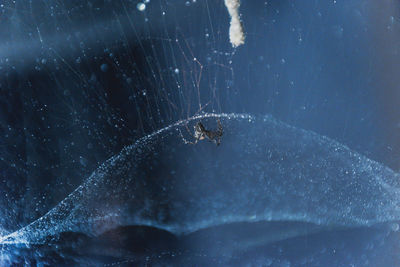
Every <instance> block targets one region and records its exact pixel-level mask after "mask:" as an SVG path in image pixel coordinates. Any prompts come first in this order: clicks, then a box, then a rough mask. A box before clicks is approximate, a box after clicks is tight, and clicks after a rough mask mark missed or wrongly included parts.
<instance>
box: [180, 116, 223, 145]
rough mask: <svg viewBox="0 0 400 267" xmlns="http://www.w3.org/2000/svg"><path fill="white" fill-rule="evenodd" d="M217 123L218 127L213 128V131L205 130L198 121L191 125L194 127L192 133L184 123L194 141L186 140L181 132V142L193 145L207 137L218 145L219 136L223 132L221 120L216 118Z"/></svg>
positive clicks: (219, 141)
mask: <svg viewBox="0 0 400 267" xmlns="http://www.w3.org/2000/svg"><path fill="white" fill-rule="evenodd" d="M217 123H218V129H217V130H215V131H211V130H206V128H205V127H204V125H203V124H202V123H201V122H200V121H199V122H198V123H196V125H195V126H194V127H193V128H194V134H192V133H191V132H190V130H189V128H188V127H187V125H186V129H187V131H188V132H189V134H190V135H191V136H192V137H193V138H194V141H193V142H190V141H188V140H186V139H185V138H184V137H183V135H182V132H181V137H182V139H183V142H184V143H185V144H190V145H195V144H197V142H199V141H201V140H204V139H206V138H207V139H208V140H209V141H211V142H214V143H215V144H216V145H217V146H219V144H220V143H221V136H222V134H223V131H222V124H221V121H220V120H217Z"/></svg>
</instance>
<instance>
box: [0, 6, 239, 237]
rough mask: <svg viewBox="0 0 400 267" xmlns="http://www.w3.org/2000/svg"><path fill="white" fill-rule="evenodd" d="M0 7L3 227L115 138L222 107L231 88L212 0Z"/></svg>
mask: <svg viewBox="0 0 400 267" xmlns="http://www.w3.org/2000/svg"><path fill="white" fill-rule="evenodd" d="M0 9H1V11H2V14H3V17H4V19H3V20H2V22H1V23H2V24H1V25H0V26H2V27H3V28H5V29H6V28H7V29H8V30H5V31H2V33H1V34H0V35H1V38H2V40H3V42H2V43H1V49H0V60H1V68H2V69H3V70H4V71H5V72H6V73H7V78H6V79H4V80H3V81H2V85H3V87H5V88H8V90H10V96H9V97H7V100H8V103H4V106H9V108H8V109H9V110H10V112H9V113H5V116H8V118H9V119H8V121H9V122H8V123H5V121H2V123H3V125H2V129H4V131H5V134H6V138H5V139H3V144H2V146H1V151H0V154H1V158H0V164H2V169H4V170H5V172H4V174H3V175H4V177H13V178H6V179H1V180H2V189H3V191H5V192H7V196H9V195H11V196H12V197H11V198H9V197H5V198H4V199H1V200H0V201H1V204H2V205H3V206H4V207H8V208H5V209H4V210H7V213H8V214H3V216H0V217H1V218H2V219H1V225H3V227H4V228H5V229H10V230H11V229H14V228H15V227H16V225H19V226H22V225H24V224H26V223H28V222H30V221H32V220H34V219H35V218H38V217H40V216H41V215H43V214H44V213H45V212H46V211H47V210H49V208H50V207H52V206H54V205H56V204H57V203H58V202H59V201H61V200H62V199H63V197H65V196H66V195H67V194H68V192H71V191H72V190H74V188H76V187H77V186H78V185H79V184H80V183H81V182H82V181H83V180H84V179H85V177H87V176H88V175H90V173H91V172H92V171H93V170H94V169H95V168H96V167H97V166H98V165H99V164H100V163H102V162H103V161H104V160H106V159H107V158H109V157H111V156H112V155H114V154H116V153H118V152H119V151H120V150H121V149H122V148H123V147H124V146H126V145H129V144H131V143H133V142H134V141H135V140H137V139H138V138H140V137H143V136H144V135H146V134H148V133H150V132H153V131H155V130H157V129H160V128H162V127H165V126H167V125H169V124H170V123H172V122H175V121H177V120H180V119H185V118H189V117H191V116H193V115H196V114H199V113H202V112H221V111H228V110H229V108H230V107H229V105H230V104H231V103H230V100H231V98H232V97H233V96H234V95H235V94H236V91H235V90H234V89H233V88H232V85H233V82H232V81H233V79H234V71H233V67H232V66H231V63H232V60H233V58H234V52H235V49H232V45H231V43H230V42H229V21H230V17H229V13H228V11H227V9H226V7H225V5H224V2H223V1H209V0H207V1H180V2H176V3H171V2H170V1H164V0H160V1H155V0H153V1H144V2H138V1H91V2H87V3H79V4H77V3H75V2H73V1H67V2H65V1H58V0H53V1H24V2H18V3H14V2H7V3H4V4H2V6H1V8H0ZM221 18H222V19H221ZM193 21H196V23H193ZM11 90H14V91H13V93H11ZM26 114H29V116H27V115H26ZM21 151H22V152H21ZM11 180H13V181H15V182H13V183H11V182H10V181H11ZM31 200H33V201H31ZM19 214H24V215H23V216H20V215H19ZM17 217H20V219H18V223H16V222H15V220H16V218H17Z"/></svg>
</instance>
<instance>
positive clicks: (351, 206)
mask: <svg viewBox="0 0 400 267" xmlns="http://www.w3.org/2000/svg"><path fill="white" fill-rule="evenodd" d="M216 118H220V119H221V121H222V124H223V125H224V137H223V140H222V144H221V145H220V146H219V147H217V146H215V145H214V144H212V143H206V142H204V143H199V144H197V145H196V146H191V145H186V144H184V143H183V141H182V139H181V138H180V135H179V134H178V131H177V129H179V128H183V125H185V124H193V123H194V122H195V121H197V120H199V119H202V120H203V121H204V122H206V123H207V124H209V125H211V124H212V123H213V121H214V120H215V119H216ZM260 133H261V134H260ZM182 159H185V160H182ZM229 170H233V171H229ZM398 181H399V175H398V174H397V173H394V172H393V171H392V170H390V169H389V168H387V167H385V166H382V165H380V164H379V163H376V162H374V161H371V160H369V159H368V158H366V157H364V156H362V155H360V154H358V153H355V152H353V151H351V150H350V149H349V148H347V147H345V146H343V145H341V144H339V143H337V142H335V141H333V140H331V139H329V138H326V137H323V136H319V135H317V134H315V133H313V132H310V131H305V130H301V129H297V128H295V127H292V126H289V125H287V124H284V123H282V122H279V121H277V120H275V119H274V118H272V117H270V116H266V117H253V116H250V115H240V114H205V115H201V116H198V117H195V118H191V119H190V120H188V121H180V122H178V123H176V124H173V125H170V126H168V127H166V128H163V129H161V130H159V131H157V132H155V133H153V134H151V135H149V136H146V137H144V138H142V139H140V140H138V141H137V142H136V143H135V144H134V145H131V146H128V147H126V148H124V149H123V150H122V151H121V153H119V154H118V155H116V156H114V157H112V158H111V159H109V160H107V161H106V162H105V163H104V164H102V165H101V166H100V167H99V168H98V169H97V170H96V171H95V172H93V174H92V175H91V176H90V177H89V178H88V179H87V181H86V182H85V183H84V184H82V185H81V186H79V187H78V188H77V189H76V190H75V191H74V192H73V193H71V194H70V195H69V196H68V197H67V198H66V199H64V200H63V201H61V202H60V203H59V204H58V205H57V206H56V207H55V208H53V209H52V210H50V211H49V212H48V213H47V214H46V215H44V216H43V217H41V218H40V219H38V220H36V221H34V222H32V223H31V224H29V225H28V226H26V227H24V228H22V229H20V230H18V231H16V232H14V233H11V234H10V235H7V236H4V237H2V239H1V241H2V243H14V242H16V243H19V242H21V243H37V242H43V240H45V237H47V236H49V235H55V234H58V233H60V232H62V231H77V232H83V233H85V234H89V235H98V234H101V233H103V232H104V231H107V230H110V229H112V228H115V227H118V226H122V225H146V226H152V227H156V228H160V229H164V230H167V231H169V232H171V233H173V234H176V235H180V234H187V233H191V232H195V231H198V230H200V229H203V228H208V227H212V226H216V225H222V224H229V223H233V222H257V221H300V222H310V223H314V224H318V225H325V226H346V227H355V226H370V225H373V224H377V223H381V222H387V221H395V220H399V219H400V209H399V201H400V199H399V182H398Z"/></svg>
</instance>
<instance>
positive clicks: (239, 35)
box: [224, 0, 244, 47]
mask: <svg viewBox="0 0 400 267" xmlns="http://www.w3.org/2000/svg"><path fill="white" fill-rule="evenodd" d="M224 1H225V6H226V8H227V9H228V12H229V15H230V17H231V26H230V28H229V40H230V42H231V44H232V46H233V47H238V46H239V45H242V44H244V32H243V26H242V23H241V21H240V17H239V7H240V0H224Z"/></svg>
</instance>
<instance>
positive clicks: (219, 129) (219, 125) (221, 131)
mask: <svg viewBox="0 0 400 267" xmlns="http://www.w3.org/2000/svg"><path fill="white" fill-rule="evenodd" d="M217 123H218V131H217V132H218V135H219V136H222V134H223V133H224V132H223V129H222V124H221V121H220V120H219V119H218V120H217Z"/></svg>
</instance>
